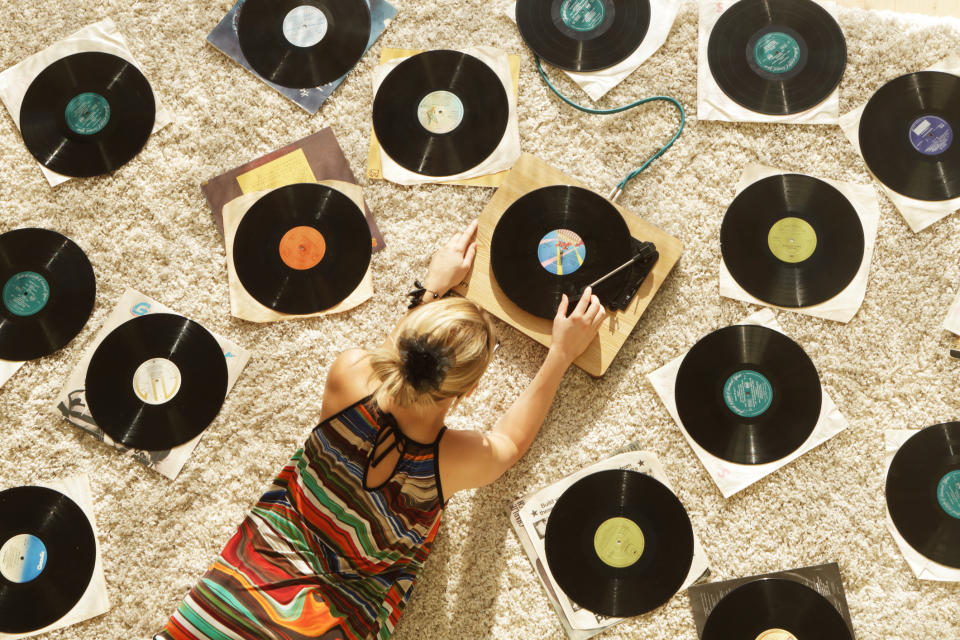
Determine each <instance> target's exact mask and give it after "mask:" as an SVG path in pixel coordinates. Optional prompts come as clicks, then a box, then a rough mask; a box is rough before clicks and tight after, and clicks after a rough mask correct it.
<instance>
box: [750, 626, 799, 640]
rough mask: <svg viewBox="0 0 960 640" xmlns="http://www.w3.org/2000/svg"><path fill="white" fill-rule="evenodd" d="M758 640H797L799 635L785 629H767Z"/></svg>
mask: <svg viewBox="0 0 960 640" xmlns="http://www.w3.org/2000/svg"><path fill="white" fill-rule="evenodd" d="M756 640H797V636H795V635H793V634H792V633H790V632H789V631H784V630H783V629H767V630H766V631H764V632H763V633H761V634H760V635H758V636H757V638H756Z"/></svg>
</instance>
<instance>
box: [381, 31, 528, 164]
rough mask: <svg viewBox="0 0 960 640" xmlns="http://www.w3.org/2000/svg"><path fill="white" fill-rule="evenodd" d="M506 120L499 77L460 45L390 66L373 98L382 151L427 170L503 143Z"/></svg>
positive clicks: (474, 158)
mask: <svg viewBox="0 0 960 640" xmlns="http://www.w3.org/2000/svg"><path fill="white" fill-rule="evenodd" d="M509 118H510V102H509V99H508V97H507V90H506V87H504V83H503V82H502V81H501V80H500V77H499V76H498V75H497V74H496V72H494V70H493V69H491V68H490V67H489V66H487V65H486V64H485V63H483V62H482V61H480V60H479V59H478V58H475V57H473V56H471V55H469V54H466V53H461V52H459V51H449V50H443V49H441V50H437V51H426V52H424V53H420V54H417V55H414V56H411V57H410V58H407V59H406V60H404V61H403V62H401V63H399V64H398V65H397V66H396V67H394V68H393V69H391V70H390V72H389V73H388V74H387V76H386V77H385V78H384V79H383V82H382V83H381V84H380V87H379V88H378V89H377V94H376V96H374V99H373V130H374V133H375V134H376V136H377V140H378V141H379V143H380V146H381V148H382V149H383V151H384V153H386V154H387V155H388V156H390V158H391V159H393V161H394V162H396V163H397V164H399V165H400V166H402V167H404V168H405V169H407V170H409V171H412V172H414V173H418V174H421V175H426V176H435V177H438V176H452V175H457V174H460V173H463V172H464V171H467V170H469V169H472V168H473V167H475V166H477V165H479V164H480V163H481V162H483V161H484V160H486V159H487V158H488V157H490V155H491V154H492V153H493V152H494V151H495V150H496V149H497V147H498V146H500V142H501V140H503V137H504V135H505V133H506V131H507V124H508V122H509Z"/></svg>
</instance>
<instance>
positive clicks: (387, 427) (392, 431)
mask: <svg viewBox="0 0 960 640" xmlns="http://www.w3.org/2000/svg"><path fill="white" fill-rule="evenodd" d="M381 415H383V414H381ZM391 417H392V416H391ZM390 436H393V444H392V445H389V446H386V447H384V448H383V451H381V452H380V454H379V455H378V454H377V449H378V448H380V445H382V444H383V443H385V442H386V441H387V438H389V437H390ZM408 446H409V440H408V439H407V437H406V436H405V435H404V434H403V432H402V431H400V427H399V425H398V424H397V422H396V421H395V420H391V419H386V420H384V421H383V422H382V423H381V425H380V430H379V431H378V432H377V438H376V440H374V442H373V447H371V449H370V466H371V467H375V466H377V465H378V464H380V463H381V462H383V459H384V458H386V457H387V455H388V454H389V453H390V450H391V449H394V448H395V449H396V450H397V452H398V453H399V454H400V457H401V458H403V455H404V454H405V453H406V452H407V447H408Z"/></svg>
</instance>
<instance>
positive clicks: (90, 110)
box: [63, 92, 110, 136]
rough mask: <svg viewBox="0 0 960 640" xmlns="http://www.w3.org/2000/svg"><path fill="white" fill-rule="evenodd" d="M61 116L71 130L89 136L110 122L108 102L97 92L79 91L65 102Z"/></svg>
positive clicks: (98, 131)
mask: <svg viewBox="0 0 960 640" xmlns="http://www.w3.org/2000/svg"><path fill="white" fill-rule="evenodd" d="M63 117H64V119H66V121H67V126H68V127H70V130H71V131H73V132H74V133H79V134H80V135H83V136H90V135H93V134H95V133H100V132H101V131H103V128H104V127H106V126H107V123H108V122H110V103H109V102H107V99H106V98H104V97H103V96H102V95H100V94H99V93H92V92H88V93H81V94H79V95H76V96H74V97H73V99H72V100H70V102H68V103H67V108H66V109H65V110H64V113H63Z"/></svg>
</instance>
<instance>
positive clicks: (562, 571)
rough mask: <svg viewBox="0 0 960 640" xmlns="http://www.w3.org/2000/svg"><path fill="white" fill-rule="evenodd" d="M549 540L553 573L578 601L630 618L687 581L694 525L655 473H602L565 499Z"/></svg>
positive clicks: (551, 525) (579, 483)
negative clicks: (656, 477)
mask: <svg viewBox="0 0 960 640" xmlns="http://www.w3.org/2000/svg"><path fill="white" fill-rule="evenodd" d="M544 546H545V549H546V556H547V565H548V566H549V567H550V573H552V574H553V577H554V579H555V580H556V581H557V584H559V585H560V588H561V589H563V591H564V593H566V594H567V596H569V597H570V599H571V600H573V601H574V602H576V603H577V604H579V605H580V606H582V607H584V608H586V609H589V610H590V611H593V612H594V613H599V614H601V615H606V616H615V617H622V618H626V617H630V616H636V615H640V614H641V613H646V612H647V611H652V610H653V609H656V608H657V607H659V606H661V605H662V604H664V603H665V602H667V600H669V599H670V598H672V597H673V596H674V594H676V593H677V591H679V590H680V587H682V586H683V582H684V580H686V578H687V574H688V573H689V572H690V565H691V564H692V563H693V527H692V526H691V524H690V518H689V516H688V515H687V512H686V510H685V509H684V508H683V505H682V504H681V503H680V500H679V499H677V497H676V496H675V495H674V494H673V492H672V491H670V489H668V488H667V487H666V486H664V485H663V484H662V483H661V482H659V481H658V480H656V479H655V478H652V477H651V476H648V475H646V474H643V473H639V472H636V471H624V470H619V469H614V470H608V471H598V472H597V473H592V474H590V475H588V476H586V477H584V478H581V479H580V480H578V481H576V482H575V483H573V484H572V485H571V486H570V487H569V488H568V489H567V490H566V491H564V492H563V494H562V495H561V496H560V498H559V499H558V500H557V502H556V504H555V505H554V506H553V510H552V511H551V512H550V516H549V517H548V519H547V528H546V539H545V540H544Z"/></svg>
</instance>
